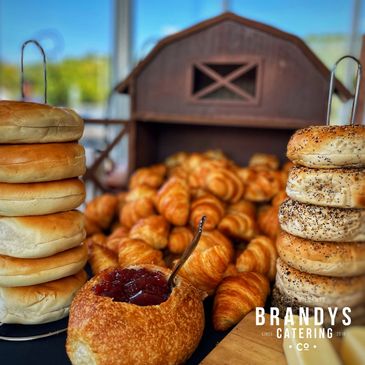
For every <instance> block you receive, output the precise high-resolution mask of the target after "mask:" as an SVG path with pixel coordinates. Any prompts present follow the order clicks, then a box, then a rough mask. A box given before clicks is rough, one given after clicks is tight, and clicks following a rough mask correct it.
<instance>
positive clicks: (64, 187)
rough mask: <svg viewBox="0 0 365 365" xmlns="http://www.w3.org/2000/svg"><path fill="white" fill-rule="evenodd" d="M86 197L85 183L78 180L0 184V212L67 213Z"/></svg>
mask: <svg viewBox="0 0 365 365" xmlns="http://www.w3.org/2000/svg"><path fill="white" fill-rule="evenodd" d="M84 200H85V186H84V183H83V182H82V181H81V180H79V179H77V178H75V179H66V180H59V181H51V182H40V183H28V184H8V183H0V215H1V216H10V217H19V216H28V215H44V214H52V213H58V212H64V211H68V210H72V209H75V208H77V207H78V206H79V205H80V204H82V202H83V201H84Z"/></svg>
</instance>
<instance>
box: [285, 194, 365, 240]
mask: <svg viewBox="0 0 365 365" xmlns="http://www.w3.org/2000/svg"><path fill="white" fill-rule="evenodd" d="M279 222H280V226H281V228H282V229H283V230H284V231H286V232H288V233H290V234H292V235H294V236H298V237H302V238H307V239H310V240H314V241H334V242H361V241H365V209H351V208H348V209H345V208H333V207H322V206H319V205H311V204H304V203H300V202H297V201H295V200H292V199H287V200H285V201H284V202H283V203H282V204H281V206H280V208H279Z"/></svg>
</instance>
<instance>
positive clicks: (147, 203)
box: [120, 198, 155, 228]
mask: <svg viewBox="0 0 365 365" xmlns="http://www.w3.org/2000/svg"><path fill="white" fill-rule="evenodd" d="M154 213H155V208H154V204H153V201H152V200H151V199H150V198H141V199H138V200H134V201H131V202H128V203H126V204H125V205H124V206H123V208H122V210H121V214H120V223H121V224H122V225H123V226H125V227H127V228H131V227H132V226H133V225H134V224H135V223H137V222H138V221H139V220H140V219H142V218H146V217H149V216H151V215H153V214H154Z"/></svg>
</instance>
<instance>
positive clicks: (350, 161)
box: [287, 125, 365, 168]
mask: <svg viewBox="0 0 365 365" xmlns="http://www.w3.org/2000/svg"><path fill="white" fill-rule="evenodd" d="M287 157H288V158H289V159H290V160H291V161H292V162H294V163H295V164H298V165H301V166H307V167H316V168H336V167H365V126H363V125H353V126H351V125H345V126H312V127H308V128H304V129H299V130H297V131H296V132H295V133H294V134H293V136H292V137H291V138H290V140H289V143H288V148H287Z"/></svg>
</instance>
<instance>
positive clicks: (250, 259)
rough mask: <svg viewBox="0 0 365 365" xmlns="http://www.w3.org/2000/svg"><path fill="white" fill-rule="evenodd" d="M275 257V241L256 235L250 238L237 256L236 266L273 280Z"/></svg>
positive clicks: (239, 269)
mask: <svg viewBox="0 0 365 365" xmlns="http://www.w3.org/2000/svg"><path fill="white" fill-rule="evenodd" d="M277 257H278V254H277V251H276V247H275V243H274V242H273V241H272V240H271V239H270V238H269V237H265V236H258V237H255V238H254V239H253V240H251V241H250V243H249V244H248V246H247V248H246V249H245V250H244V251H243V252H242V253H241V254H240V255H239V256H238V258H237V262H236V266H237V269H238V271H241V272H250V271H254V272H258V273H261V274H264V275H267V277H268V278H269V279H270V280H274V279H275V274H276V259H277Z"/></svg>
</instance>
